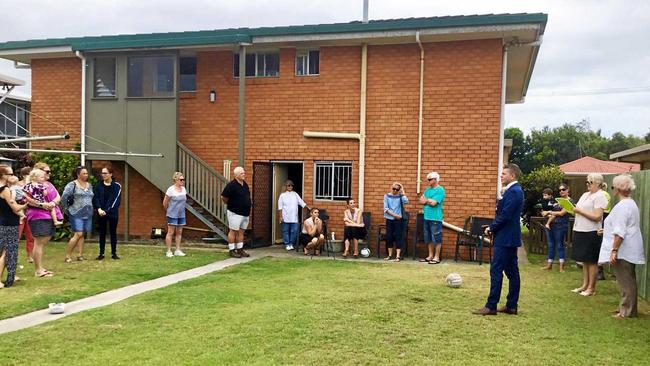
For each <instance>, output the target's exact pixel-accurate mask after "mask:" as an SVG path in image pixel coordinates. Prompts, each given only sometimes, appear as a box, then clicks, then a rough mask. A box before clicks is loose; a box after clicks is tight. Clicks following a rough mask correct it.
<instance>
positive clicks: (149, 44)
mask: <svg viewBox="0 0 650 366" xmlns="http://www.w3.org/2000/svg"><path fill="white" fill-rule="evenodd" d="M547 18H548V17H547V15H546V14H543V13H533V14H527V13H521V14H485V15H462V16H444V17H429V18H407V19H385V20H371V21H370V22H368V23H362V22H360V21H354V22H349V23H334V24H314V25H296V26H282V27H261V28H230V29H218V30H204V31H190V32H173V33H148V34H129V35H112V36H94V37H72V38H59V39H40V40H27V41H11V42H5V43H0V50H20V49H27V48H40V47H58V46H69V47H71V48H72V50H74V51H90V50H109V49H123V48H154V47H181V46H195V45H218V44H237V43H240V42H251V41H252V39H253V37H260V36H283V35H288V36H290V35H309V34H327V33H330V34H331V33H350V32H378V31H379V32H381V31H395V30H409V29H435V28H450V27H471V26H490V25H511V24H530V23H539V24H540V25H541V33H544V28H545V27H546V22H547Z"/></svg>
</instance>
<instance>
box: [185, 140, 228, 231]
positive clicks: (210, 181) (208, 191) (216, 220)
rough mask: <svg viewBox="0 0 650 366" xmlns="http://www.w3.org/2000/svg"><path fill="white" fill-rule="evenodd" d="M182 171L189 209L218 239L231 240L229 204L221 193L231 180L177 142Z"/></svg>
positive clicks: (186, 206) (186, 205)
mask: <svg viewBox="0 0 650 366" xmlns="http://www.w3.org/2000/svg"><path fill="white" fill-rule="evenodd" d="M177 147H178V149H177V154H176V157H177V163H176V167H177V168H178V171H179V172H183V174H184V175H185V189H186V190H187V196H188V200H187V203H186V204H185V208H187V210H188V211H190V212H191V213H192V214H193V215H194V216H196V217H197V218H198V219H199V220H201V222H203V223H204V224H205V225H206V226H207V227H208V228H210V230H212V231H213V232H214V233H215V234H216V236H217V237H216V239H217V240H219V239H221V240H224V241H227V239H228V236H227V235H226V232H227V225H226V223H227V222H228V221H227V218H226V205H224V204H223V203H222V202H221V192H222V191H223V188H224V187H225V186H226V184H228V180H227V179H226V178H225V177H224V176H223V175H221V174H220V173H219V172H217V171H216V170H215V169H214V168H212V167H211V166H210V165H208V163H206V162H205V161H203V160H202V159H201V158H199V157H198V156H196V154H194V153H193V152H192V151H190V149H188V148H187V147H186V146H185V145H183V144H182V143H180V142H177Z"/></svg>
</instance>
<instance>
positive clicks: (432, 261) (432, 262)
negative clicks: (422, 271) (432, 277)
mask: <svg viewBox="0 0 650 366" xmlns="http://www.w3.org/2000/svg"><path fill="white" fill-rule="evenodd" d="M429 264H440V261H439V260H435V259H432V260H430V261H429Z"/></svg>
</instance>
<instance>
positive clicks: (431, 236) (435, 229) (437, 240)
mask: <svg viewBox="0 0 650 366" xmlns="http://www.w3.org/2000/svg"><path fill="white" fill-rule="evenodd" d="M424 242H425V243H434V244H442V221H434V220H424Z"/></svg>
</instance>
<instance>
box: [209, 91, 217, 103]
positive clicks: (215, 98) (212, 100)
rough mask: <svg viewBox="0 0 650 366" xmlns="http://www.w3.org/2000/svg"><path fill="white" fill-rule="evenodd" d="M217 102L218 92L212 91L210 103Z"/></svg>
mask: <svg viewBox="0 0 650 366" xmlns="http://www.w3.org/2000/svg"><path fill="white" fill-rule="evenodd" d="M216 101H217V91H216V90H210V103H214V102H216Z"/></svg>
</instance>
